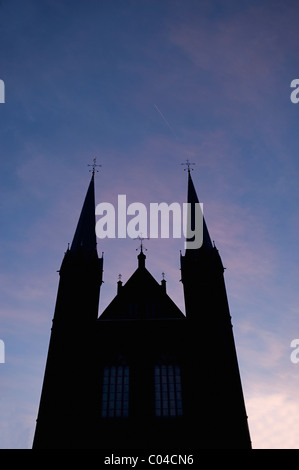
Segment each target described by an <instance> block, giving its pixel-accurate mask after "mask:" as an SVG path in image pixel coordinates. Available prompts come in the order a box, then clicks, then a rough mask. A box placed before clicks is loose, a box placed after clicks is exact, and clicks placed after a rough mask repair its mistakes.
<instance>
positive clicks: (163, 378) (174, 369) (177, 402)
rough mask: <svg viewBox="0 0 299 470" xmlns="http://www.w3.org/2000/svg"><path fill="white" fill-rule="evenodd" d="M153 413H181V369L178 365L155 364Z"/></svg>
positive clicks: (172, 415) (179, 414) (157, 414)
mask: <svg viewBox="0 0 299 470" xmlns="http://www.w3.org/2000/svg"><path fill="white" fill-rule="evenodd" d="M155 414H156V416H161V417H163V416H164V417H178V416H182V415H183V402H182V380H181V369H180V367H179V366H178V365H175V364H159V365H156V366H155Z"/></svg>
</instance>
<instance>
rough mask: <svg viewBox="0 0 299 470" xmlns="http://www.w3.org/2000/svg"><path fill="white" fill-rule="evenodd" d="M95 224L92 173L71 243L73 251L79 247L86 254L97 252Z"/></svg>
mask: <svg viewBox="0 0 299 470" xmlns="http://www.w3.org/2000/svg"><path fill="white" fill-rule="evenodd" d="M95 224H96V222H95V196H94V173H92V177H91V180H90V183H89V187H88V190H87V193H86V197H85V200H84V204H83V207H82V210H81V214H80V217H79V221H78V224H77V228H76V231H75V235H74V238H73V242H72V244H71V252H73V253H75V252H77V251H78V250H79V249H81V250H82V251H83V252H84V253H86V254H90V253H93V252H95V250H96V246H97V243H96V233H95Z"/></svg>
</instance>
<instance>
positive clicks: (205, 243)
mask: <svg viewBox="0 0 299 470" xmlns="http://www.w3.org/2000/svg"><path fill="white" fill-rule="evenodd" d="M187 200H188V203H190V204H191V225H190V221H188V226H189V227H191V230H194V229H195V220H194V204H195V203H199V201H198V197H197V194H196V191H195V188H194V184H193V181H192V177H191V172H190V168H189V166H188V197H187ZM202 230H203V238H202V246H201V247H204V248H206V249H208V250H210V249H211V248H213V245H212V241H211V238H210V235H209V231H208V228H207V225H206V222H205V219H204V217H203V227H202ZM191 251H193V250H191Z"/></svg>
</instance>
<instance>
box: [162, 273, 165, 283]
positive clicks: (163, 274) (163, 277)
mask: <svg viewBox="0 0 299 470" xmlns="http://www.w3.org/2000/svg"><path fill="white" fill-rule="evenodd" d="M162 279H163V281H164V279H165V273H162Z"/></svg>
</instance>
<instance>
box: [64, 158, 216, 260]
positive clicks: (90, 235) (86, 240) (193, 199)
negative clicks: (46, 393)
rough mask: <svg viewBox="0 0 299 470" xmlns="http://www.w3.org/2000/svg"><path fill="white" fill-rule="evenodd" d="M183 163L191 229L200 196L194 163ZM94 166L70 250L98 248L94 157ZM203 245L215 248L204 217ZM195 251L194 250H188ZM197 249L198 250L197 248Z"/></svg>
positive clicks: (84, 250) (139, 256) (94, 163)
mask: <svg viewBox="0 0 299 470" xmlns="http://www.w3.org/2000/svg"><path fill="white" fill-rule="evenodd" d="M182 165H186V166H187V168H185V170H187V172H188V192H187V202H188V203H190V204H191V221H188V226H189V227H191V230H194V228H195V212H194V210H195V203H199V201H198V197H197V194H196V191H195V188H194V184H193V181H192V177H191V170H192V169H191V170H190V166H191V165H194V163H190V162H189V160H186V163H182ZM88 166H90V167H92V169H91V170H90V171H91V173H92V176H91V180H90V183H89V187H88V190H87V193H86V196H85V200H84V203H83V207H82V210H81V214H80V217H79V221H78V224H77V228H76V231H75V235H74V238H73V241H72V244H71V248H70V251H71V252H77V251H78V250H82V251H83V252H84V253H85V254H92V253H95V252H96V249H97V241H96V233H95V225H96V220H95V189H94V176H95V173H96V172H98V170H97V167H100V166H101V165H98V164H97V163H96V159H95V158H94V160H93V164H90V165H88ZM138 239H140V242H141V243H140V253H139V255H138V260H139V265H142V266H144V265H145V258H146V257H145V255H144V253H143V240H144V238H142V237H138ZM202 246H203V247H205V249H207V250H210V249H211V248H213V245H212V241H211V238H210V235H209V232H208V228H207V225H206V223H205V219H204V218H203V243H202ZM187 251H191V252H192V251H193V250H190V249H189V250H187ZM195 251H197V250H195Z"/></svg>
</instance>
